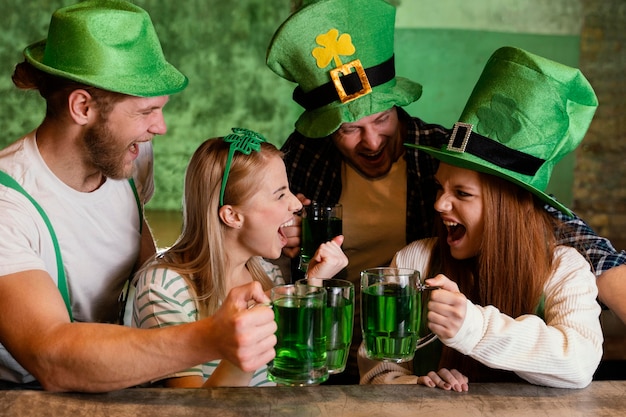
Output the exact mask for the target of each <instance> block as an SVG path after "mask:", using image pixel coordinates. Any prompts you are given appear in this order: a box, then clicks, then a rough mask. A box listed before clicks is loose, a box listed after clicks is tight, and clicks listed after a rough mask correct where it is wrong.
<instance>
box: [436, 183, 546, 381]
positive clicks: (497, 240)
mask: <svg viewBox="0 0 626 417" xmlns="http://www.w3.org/2000/svg"><path fill="white" fill-rule="evenodd" d="M479 175H480V179H481V183H482V193H483V217H484V231H483V240H482V244H481V249H480V254H479V255H478V256H477V257H475V258H473V259H469V260H456V259H454V258H452V256H451V255H450V248H449V247H448V245H447V243H446V235H445V233H446V231H445V227H444V226H443V223H442V222H441V221H438V222H436V223H437V227H438V236H439V239H438V248H437V249H436V251H437V252H436V254H435V256H433V260H432V261H431V265H430V269H431V272H435V273H436V272H441V273H443V274H445V275H446V276H448V277H450V279H452V280H454V281H455V282H456V283H457V285H458V286H459V290H460V291H461V292H462V293H463V294H465V296H466V297H467V298H468V299H469V300H470V301H472V302H473V303H475V304H477V305H481V306H487V305H492V306H495V307H496V308H498V310H500V311H501V312H502V313H504V314H507V315H509V316H511V317H514V318H515V317H519V316H521V315H523V314H533V313H535V311H536V308H537V306H538V304H539V302H540V299H541V297H542V293H543V288H544V285H545V283H546V282H547V281H548V279H549V277H550V275H551V273H552V271H553V269H554V268H555V265H553V251H554V248H555V245H556V238H555V235H554V225H553V221H552V218H551V216H550V215H549V214H548V213H547V211H546V210H545V209H544V208H543V203H541V202H540V201H539V200H538V199H537V198H536V197H535V196H534V195H533V194H532V193H531V192H529V191H527V190H525V189H523V188H521V187H518V186H516V185H512V184H511V183H510V182H508V181H506V180H504V179H501V178H498V177H495V176H492V175H488V174H484V173H479ZM531 260H532V261H531ZM432 275H433V274H431V276H432ZM440 366H441V367H445V368H449V369H450V368H456V369H458V370H459V371H461V372H462V373H463V374H465V375H466V376H468V377H469V379H470V381H474V382H479V381H483V382H486V381H492V382H493V381H499V380H515V379H516V376H515V375H513V374H511V373H503V372H501V371H497V370H493V369H489V368H487V367H485V366H484V365H481V364H480V363H478V362H477V361H475V360H473V359H471V358H470V357H468V356H464V355H462V354H460V353H458V352H457V351H455V350H453V349H450V348H448V347H444V350H443V353H442V358H441V362H440Z"/></svg>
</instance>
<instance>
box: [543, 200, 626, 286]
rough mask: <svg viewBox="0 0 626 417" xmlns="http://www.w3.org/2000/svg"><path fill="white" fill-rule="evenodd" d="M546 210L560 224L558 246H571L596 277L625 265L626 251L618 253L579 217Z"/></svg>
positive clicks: (552, 208)
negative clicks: (588, 264) (586, 262)
mask: <svg viewBox="0 0 626 417" xmlns="http://www.w3.org/2000/svg"><path fill="white" fill-rule="evenodd" d="M545 208H546V210H547V211H548V212H549V213H550V214H552V215H553V216H554V217H555V218H557V219H558V220H560V221H561V222H562V224H561V225H560V227H559V228H558V229H557V239H558V244H561V245H566V246H571V247H573V248H575V249H576V250H577V251H578V252H580V253H581V254H582V255H583V256H584V257H585V259H587V261H588V262H589V263H590V264H591V267H592V268H591V270H592V271H593V272H594V273H595V274H596V276H598V275H600V274H602V273H603V272H605V271H607V270H609V269H611V268H613V267H615V266H619V265H624V264H626V251H621V252H618V251H617V250H616V249H615V248H614V247H613V245H612V244H611V242H610V241H609V240H608V239H606V238H603V237H600V236H598V235H597V234H596V233H595V232H594V231H593V229H591V227H590V226H589V225H588V224H587V223H585V222H584V221H583V220H582V219H581V218H580V217H578V216H577V215H576V214H574V216H573V217H569V216H566V215H565V214H563V213H561V212H560V211H559V210H557V209H555V208H554V207H551V206H548V205H546V206H545Z"/></svg>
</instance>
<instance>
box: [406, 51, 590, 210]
mask: <svg viewBox="0 0 626 417" xmlns="http://www.w3.org/2000/svg"><path fill="white" fill-rule="evenodd" d="M597 106H598V100H597V98H596V95H595V94H594V92H593V89H592V88H591V85H590V84H589V82H588V81H587V79H586V78H585V77H584V76H583V74H582V73H581V72H580V71H579V70H578V69H575V68H571V67H568V66H565V65H562V64H559V63H557V62H554V61H551V60H548V59H546V58H542V57H540V56H537V55H533V54H531V53H528V52H526V51H523V50H521V49H517V48H511V47H504V48H501V49H498V50H497V51H496V52H494V54H493V55H492V56H491V58H490V59H489V61H488V62H487V64H486V66H485V68H484V70H483V72H482V74H481V76H480V78H479V80H478V82H477V84H476V86H475V87H474V90H473V91H472V94H471V96H470V98H469V100H468V102H467V104H466V105H465V109H464V110H463V113H462V114H461V117H460V119H459V122H458V123H456V124H455V125H454V130H453V132H452V136H451V137H450V141H449V143H448V145H447V146H446V145H444V146H443V147H442V148H441V149H435V148H431V147H426V146H419V145H410V144H406V146H409V147H415V148H417V149H422V150H424V151H426V152H427V153H429V154H431V155H432V156H434V157H435V158H437V159H439V160H441V161H443V162H445V163H447V164H450V165H455V166H459V167H462V168H467V169H471V170H474V171H479V172H485V173H488V174H492V175H496V176H498V177H502V178H504V179H506V180H509V181H511V182H512V183H514V184H517V185H519V186H521V187H523V188H525V189H527V190H529V191H530V192H532V193H533V194H535V195H536V196H537V197H539V198H540V199H541V200H542V201H544V202H546V203H548V204H550V205H551V206H553V207H555V208H557V209H558V210H560V211H561V212H563V213H565V214H568V215H571V212H570V211H569V210H568V209H567V207H565V206H564V205H563V204H561V203H559V202H558V201H556V200H554V199H553V198H552V197H550V196H549V195H547V194H546V193H545V190H546V187H547V186H548V182H549V180H550V175H551V174H552V169H553V168H554V165H555V164H556V163H557V162H558V161H560V160H561V158H563V156H565V155H566V154H568V153H569V152H571V151H573V150H574V149H576V147H577V146H578V145H579V144H580V142H581V141H582V140H583V137H584V136H585V133H586V132H587V128H588V127H589V124H590V123H591V119H592V118H593V114H594V113H595V110H596V107H597Z"/></svg>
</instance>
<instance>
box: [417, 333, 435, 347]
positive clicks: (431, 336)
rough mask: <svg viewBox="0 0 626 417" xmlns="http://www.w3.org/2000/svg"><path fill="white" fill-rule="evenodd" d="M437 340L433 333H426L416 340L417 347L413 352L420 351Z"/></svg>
mask: <svg viewBox="0 0 626 417" xmlns="http://www.w3.org/2000/svg"><path fill="white" fill-rule="evenodd" d="M435 340H437V335H436V334H434V333H428V335H426V336H424V337H421V338H419V339H418V340H417V345H416V346H415V350H418V349H421V348H423V347H424V346H427V345H429V344H430V343H431V342H433V341H435Z"/></svg>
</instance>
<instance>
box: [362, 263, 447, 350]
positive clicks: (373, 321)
mask: <svg viewBox="0 0 626 417" xmlns="http://www.w3.org/2000/svg"><path fill="white" fill-rule="evenodd" d="M430 289H431V288H430V287H427V286H424V285H422V284H421V281H420V274H419V272H418V271H416V270H413V269H407V268H390V267H384V268H371V269H366V270H365V271H363V272H361V328H362V331H363V341H364V343H365V349H366V355H367V357H368V358H370V359H376V360H381V361H388V362H406V361H409V360H411V359H413V356H414V354H415V350H416V349H418V348H420V347H422V346H425V345H426V344H428V343H430V342H431V341H432V340H434V338H435V337H436V336H435V335H434V334H432V333H430V334H428V335H420V329H421V331H422V332H424V331H425V330H424V329H425V328H426V326H424V325H423V324H422V322H423V321H425V320H426V317H425V312H426V308H425V301H426V298H427V297H426V296H425V294H426V295H428V294H429V293H430V291H429V290H430ZM423 304H424V305H423ZM420 336H422V337H421V338H420Z"/></svg>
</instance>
